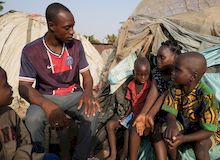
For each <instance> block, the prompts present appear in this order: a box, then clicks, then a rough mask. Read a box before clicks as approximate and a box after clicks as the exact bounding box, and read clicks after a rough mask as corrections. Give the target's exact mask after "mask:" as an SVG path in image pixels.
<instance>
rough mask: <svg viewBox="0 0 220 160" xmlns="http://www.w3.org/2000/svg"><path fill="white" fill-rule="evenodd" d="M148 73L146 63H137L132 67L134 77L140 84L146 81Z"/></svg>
mask: <svg viewBox="0 0 220 160" xmlns="http://www.w3.org/2000/svg"><path fill="white" fill-rule="evenodd" d="M149 74H150V73H149V69H148V68H147V66H146V65H138V66H136V67H135V68H134V76H135V79H136V80H137V81H138V82H140V83H142V84H144V83H145V82H147V80H148V78H149Z"/></svg>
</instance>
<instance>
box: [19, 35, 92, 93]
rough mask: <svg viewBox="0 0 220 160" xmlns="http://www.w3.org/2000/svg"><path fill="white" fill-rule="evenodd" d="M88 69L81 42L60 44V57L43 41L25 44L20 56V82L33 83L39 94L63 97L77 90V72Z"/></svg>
mask: <svg viewBox="0 0 220 160" xmlns="http://www.w3.org/2000/svg"><path fill="white" fill-rule="evenodd" d="M88 69H89V65H88V62H87V60H86V58H85V53H84V50H83V46H82V44H81V42H80V41H78V40H76V39H73V40H72V42H70V43H68V44H64V45H63V49H62V51H61V54H57V53H54V52H53V51H51V50H50V49H49V48H48V47H47V45H46V43H45V41H44V38H43V37H42V38H39V39H37V40H35V41H33V42H31V43H29V44H27V45H26V46H25V47H24V49H23V51H22V55H21V69H20V74H19V80H20V81H28V82H36V87H35V88H36V89H37V90H38V91H39V92H40V93H41V94H49V95H65V94H68V93H71V92H73V91H75V90H78V89H81V88H80V81H79V73H81V72H84V71H87V70H88Z"/></svg>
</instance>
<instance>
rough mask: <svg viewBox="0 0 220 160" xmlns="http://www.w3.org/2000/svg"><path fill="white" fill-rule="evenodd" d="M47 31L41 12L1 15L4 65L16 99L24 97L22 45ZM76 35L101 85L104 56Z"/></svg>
mask: <svg viewBox="0 0 220 160" xmlns="http://www.w3.org/2000/svg"><path fill="white" fill-rule="evenodd" d="M46 31H47V24H46V19H45V17H44V16H41V15H36V14H27V13H23V12H8V13H6V14H4V15H2V16H0V50H1V51H0V66H1V67H2V68H4V69H5V70H6V72H7V75H8V81H9V83H10V84H11V85H12V87H13V90H14V96H15V102H17V101H16V100H17V99H19V98H20V96H19V94H18V89H17V88H18V75H19V70H20V56H21V52H22V48H23V47H24V46H25V45H26V44H27V43H28V42H31V41H33V40H35V39H37V38H39V37H41V36H43V35H44V34H45V33H46ZM74 37H75V38H76V39H79V40H81V41H82V45H83V47H84V50H85V53H86V58H87V60H88V63H89V65H90V71H91V74H92V76H93V79H94V84H97V83H98V81H99V75H100V72H101V70H102V67H103V66H104V62H103V60H102V57H101V56H100V54H99V53H98V51H97V50H96V49H95V48H94V47H93V46H92V44H91V43H90V42H89V41H88V40H87V39H86V38H84V37H83V36H81V35H80V34H79V33H76V34H75V35H74Z"/></svg>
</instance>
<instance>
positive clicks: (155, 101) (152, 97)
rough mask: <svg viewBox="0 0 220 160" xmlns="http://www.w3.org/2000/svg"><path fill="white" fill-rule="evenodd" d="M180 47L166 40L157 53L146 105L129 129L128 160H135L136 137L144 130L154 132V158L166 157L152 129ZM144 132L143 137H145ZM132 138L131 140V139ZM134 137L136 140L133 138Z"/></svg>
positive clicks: (136, 151)
mask: <svg viewBox="0 0 220 160" xmlns="http://www.w3.org/2000/svg"><path fill="white" fill-rule="evenodd" d="M181 49H182V47H181V46H179V45H178V43H177V41H175V40H172V41H171V40H167V41H165V42H163V43H161V47H160V48H159V50H158V53H157V67H155V68H154V69H153V70H152V77H153V79H152V83H151V88H150V91H149V94H148V96H147V98H146V103H145V106H144V108H143V110H142V111H141V113H140V114H139V115H138V117H137V118H136V119H135V121H134V123H133V128H132V129H131V135H132V136H131V138H130V144H131V145H130V159H131V160H136V159H137V154H138V149H139V146H140V140H139V141H137V137H140V136H142V135H143V133H144V131H145V129H146V128H147V129H148V130H149V129H150V128H151V130H152V131H153V130H155V131H154V133H153V134H151V135H153V136H152V138H151V140H152V143H153V146H154V148H155V153H156V158H157V159H158V160H163V159H162V157H165V156H166V148H165V145H164V144H163V142H160V143H158V141H160V139H158V134H156V133H157V132H158V133H159V131H157V130H156V129H157V127H154V117H155V115H156V114H157V113H158V111H159V110H160V106H161V105H162V103H163V100H164V98H165V95H166V91H167V90H168V88H169V87H170V86H171V85H172V80H171V71H172V69H173V64H174V61H175V59H176V57H177V55H180V54H181ZM157 119H158V120H157V121H160V116H157ZM153 128H155V129H153ZM146 135H147V134H146V132H145V136H146ZM132 137H133V138H132ZM134 137H136V138H134Z"/></svg>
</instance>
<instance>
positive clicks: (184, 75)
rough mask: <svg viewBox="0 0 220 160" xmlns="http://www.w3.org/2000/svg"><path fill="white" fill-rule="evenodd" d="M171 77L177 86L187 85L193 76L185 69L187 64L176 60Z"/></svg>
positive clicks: (178, 59)
mask: <svg viewBox="0 0 220 160" xmlns="http://www.w3.org/2000/svg"><path fill="white" fill-rule="evenodd" d="M171 77H172V79H173V80H174V82H175V83H176V84H178V85H188V84H189V83H190V82H191V80H192V77H193V74H192V73H191V72H190V71H189V69H188V68H187V62H186V61H185V60H181V59H180V58H177V60H176V61H175V64H174V71H173V72H172V76H171Z"/></svg>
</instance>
